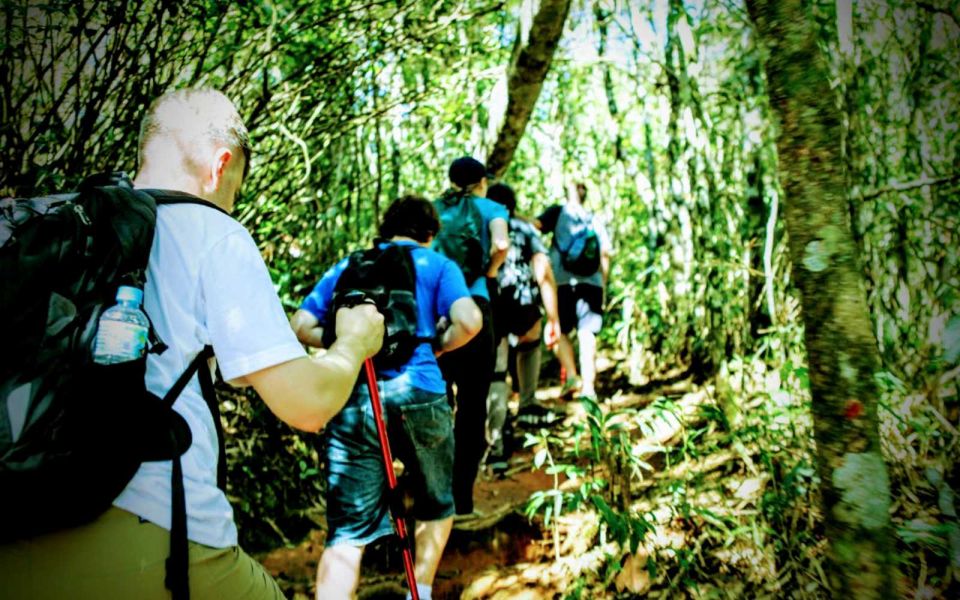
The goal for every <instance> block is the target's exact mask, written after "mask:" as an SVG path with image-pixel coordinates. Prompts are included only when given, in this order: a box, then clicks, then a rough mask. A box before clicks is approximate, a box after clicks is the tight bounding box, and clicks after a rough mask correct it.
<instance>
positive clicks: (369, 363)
mask: <svg viewBox="0 0 960 600" xmlns="http://www.w3.org/2000/svg"><path fill="white" fill-rule="evenodd" d="M363 366H364V368H365V369H366V371H367V389H369V390H370V404H372V405H373V418H374V420H375V421H376V422H377V435H378V436H379V437H380V449H381V450H382V451H383V466H384V467H385V468H386V469H387V483H388V484H389V486H390V492H391V494H392V493H393V492H395V491H396V489H397V476H396V474H395V473H394V472H393V455H392V454H391V453H390V440H389V439H387V427H386V425H384V423H383V406H382V405H381V404H380V389H379V388H378V387H377V373H376V371H374V370H373V360H372V359H370V358H368V359H367V360H366V361H364V363H363ZM390 506H391V512H393V513H394V514H393V525H394V527H396V529H397V537H398V538H400V544H401V546H402V548H403V570H404V571H405V572H406V574H407V586H409V588H410V595H411V596H412V597H413V600H420V594H419V593H418V592H417V577H416V575H415V574H414V572H413V552H411V551H410V540H409V539H408V537H407V526H406V524H405V523H404V521H403V517H401V516H400V515H398V514H397V513H396V511H394V510H393V503H392V502H391V503H390Z"/></svg>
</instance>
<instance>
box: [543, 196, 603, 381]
mask: <svg viewBox="0 0 960 600" xmlns="http://www.w3.org/2000/svg"><path fill="white" fill-rule="evenodd" d="M586 196H587V188H586V186H585V185H584V184H583V183H576V184H573V185H571V186H570V187H569V189H568V193H567V202H566V203H565V204H563V205H555V206H552V207H550V208H548V209H546V210H545V211H544V212H543V213H541V214H540V216H539V217H538V218H537V220H536V224H537V225H538V227H539V228H540V230H541V231H543V232H544V233H553V244H552V245H551V246H550V259H551V262H552V263H553V272H554V274H555V275H556V278H557V303H558V305H559V312H560V341H559V343H558V344H557V351H556V352H557V358H558V359H559V361H560V364H561V365H562V366H563V368H564V369H565V370H566V372H567V381H566V383H565V385H564V387H563V390H562V392H563V394H568V393H578V394H579V395H580V396H586V397H588V398H596V388H595V382H596V377H597V366H596V359H597V342H596V335H597V334H598V333H600V328H601V326H602V325H603V303H604V290H605V288H606V285H607V275H608V273H609V271H610V253H611V249H610V248H611V246H610V237H609V236H608V235H607V231H606V228H605V227H604V226H603V223H602V222H601V221H600V219H598V218H597V217H596V215H593V214H591V213H590V212H589V211H588V210H587V209H586V208H585V206H584V201H585V200H586ZM591 231H592V232H593V233H594V234H595V235H596V239H597V245H598V250H599V252H598V256H597V261H596V263H595V265H596V266H595V267H594V268H593V269H592V270H591V272H587V273H584V272H580V273H576V272H572V269H573V267H572V266H571V261H570V256H569V254H568V250H569V249H571V248H572V247H574V246H575V244H574V242H575V241H576V238H577V237H579V236H582V235H584V234H585V233H587V232H591ZM574 329H576V330H577V342H578V346H579V348H578V350H579V352H578V354H579V358H580V361H579V362H580V375H579V376H577V361H576V360H575V358H574V350H573V342H571V340H570V334H571V333H572V332H573V330H574Z"/></svg>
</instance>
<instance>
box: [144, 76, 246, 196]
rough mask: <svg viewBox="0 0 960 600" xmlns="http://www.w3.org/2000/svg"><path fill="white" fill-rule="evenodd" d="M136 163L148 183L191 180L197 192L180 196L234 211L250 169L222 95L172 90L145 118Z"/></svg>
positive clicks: (240, 128) (241, 132) (242, 132)
mask: <svg viewBox="0 0 960 600" xmlns="http://www.w3.org/2000/svg"><path fill="white" fill-rule="evenodd" d="M138 158H139V162H140V169H141V172H147V173H149V174H150V176H149V178H150V179H151V180H156V179H158V178H161V179H162V178H164V177H169V178H170V179H171V180H175V179H176V178H178V177H180V178H184V179H186V180H193V181H195V182H196V183H197V186H198V189H199V190H200V191H199V192H198V191H195V190H184V191H190V192H191V193H197V195H200V196H201V197H205V198H207V199H209V200H211V201H215V202H216V203H218V204H220V203H221V202H220V200H225V201H228V203H229V205H230V206H231V207H232V204H233V196H234V195H235V194H236V191H237V190H238V189H239V187H240V183H241V182H242V180H243V178H244V176H245V175H246V173H247V170H248V169H249V164H250V137H249V134H248V133H247V128H246V127H245V126H244V124H243V121H242V120H241V119H240V114H239V113H238V112H237V109H236V107H235V106H234V105H233V103H232V102H230V100H229V99H228V98H227V97H226V96H225V95H223V94H222V93H220V92H218V91H216V90H212V89H205V88H202V89H181V90H175V91H172V92H168V93H166V94H164V95H163V96H161V97H159V98H157V99H156V100H155V101H154V102H153V104H151V105H150V108H149V110H148V111H147V114H146V115H145V116H144V118H143V121H142V122H141V124H140V139H139V146H138ZM231 188H233V189H231ZM221 196H223V197H222V198H221ZM227 196H229V197H227Z"/></svg>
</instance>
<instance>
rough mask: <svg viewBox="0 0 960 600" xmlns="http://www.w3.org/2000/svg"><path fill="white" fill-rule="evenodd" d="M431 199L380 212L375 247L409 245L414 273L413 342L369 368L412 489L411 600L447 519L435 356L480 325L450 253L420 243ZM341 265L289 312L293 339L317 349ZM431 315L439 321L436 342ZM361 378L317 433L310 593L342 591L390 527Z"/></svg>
mask: <svg viewBox="0 0 960 600" xmlns="http://www.w3.org/2000/svg"><path fill="white" fill-rule="evenodd" d="M439 225H440V223H439V220H438V217H437V213H436V209H435V208H434V206H433V204H431V203H430V202H429V201H427V200H424V199H423V198H419V197H415V196H406V197H403V198H400V199H399V200H396V201H395V202H394V203H393V204H391V205H390V207H389V208H388V209H387V211H386V213H385V214H384V217H383V223H382V224H381V225H380V232H379V233H380V237H381V238H382V239H384V240H389V242H380V243H379V244H378V246H379V247H380V248H386V246H387V245H388V244H397V245H404V246H410V247H412V248H413V250H412V251H411V254H410V257H411V259H412V262H413V265H414V270H415V272H416V305H417V311H418V313H419V315H418V320H417V337H418V338H422V339H423V340H424V341H422V342H421V343H420V344H419V345H418V346H417V347H416V349H415V350H414V352H413V355H412V356H411V358H410V359H409V361H407V362H406V364H404V365H402V366H400V367H399V368H397V369H392V370H380V371H378V379H381V381H380V386H381V393H382V398H383V400H382V402H383V407H384V420H385V421H386V423H387V427H388V431H389V433H390V444H391V446H392V448H393V451H394V455H395V456H396V457H397V458H399V459H400V460H401V461H402V462H403V463H404V466H405V470H406V473H407V474H408V475H409V477H410V483H411V485H410V489H411V490H413V492H414V508H413V517H414V518H416V519H417V521H418V524H417V527H416V535H415V538H416V570H415V573H416V578H417V587H418V589H419V591H420V597H421V598H425V599H429V598H430V586H431V585H432V582H433V579H434V576H435V574H436V570H437V565H438V564H439V562H440V556H441V554H442V553H443V548H444V546H445V545H446V542H447V538H448V537H449V535H450V530H451V527H452V524H453V514H454V498H453V495H452V489H453V477H454V438H453V416H452V414H451V409H450V404H449V403H448V402H447V398H446V383H445V382H444V380H443V377H442V376H441V373H440V368H439V367H438V365H437V358H436V356H437V355H443V354H444V353H446V352H449V351H451V350H454V349H456V348H459V347H461V346H462V345H463V344H465V343H467V342H468V341H469V340H470V339H471V338H472V337H473V336H475V335H476V334H477V332H478V331H479V330H480V327H481V324H482V316H481V313H480V310H479V309H478V308H477V305H476V304H475V303H474V301H473V300H472V299H471V297H470V292H469V290H468V288H467V285H466V282H465V281H464V278H463V274H462V273H461V271H460V269H459V268H458V267H457V265H456V264H454V263H453V261H451V260H450V259H448V258H446V257H444V256H442V255H440V254H438V253H437V252H434V251H433V250H431V249H429V246H430V243H431V242H432V241H433V237H434V236H435V235H436V233H437V230H438V228H439ZM347 266H348V259H344V260H341V261H340V262H339V263H337V264H336V265H335V266H334V267H333V268H331V269H330V270H328V271H327V272H326V273H325V274H324V275H323V277H322V278H321V279H320V282H319V283H317V285H316V287H315V288H314V289H313V291H312V292H311V293H310V295H309V296H307V298H306V300H305V301H304V302H303V305H302V306H301V308H300V310H299V311H297V313H296V314H295V315H294V317H293V327H294V330H295V331H296V332H297V337H298V338H299V339H300V340H301V341H302V342H303V343H305V344H307V345H310V346H321V344H322V342H321V340H322V339H323V332H322V325H323V323H325V322H326V319H327V313H328V311H329V309H330V307H331V305H332V303H333V299H334V292H335V288H336V285H337V281H338V280H339V278H340V277H341V275H342V274H343V272H344V270H345V269H346V268H347ZM438 321H443V322H446V323H449V326H447V327H446V328H445V329H444V330H443V331H442V333H441V335H440V338H439V340H437V341H436V342H435V344H434V345H435V346H436V347H434V346H432V345H431V344H430V343H429V342H428V341H426V340H430V339H436V338H437V327H436V324H437V323H438ZM376 431H377V430H376V424H375V422H374V418H373V412H372V408H371V404H370V396H369V392H368V390H367V387H366V385H365V384H364V383H363V382H362V381H360V382H358V383H357V386H356V387H355V388H354V391H353V395H352V396H351V398H350V400H349V401H348V402H347V405H346V406H345V407H344V409H343V410H342V411H340V413H339V414H338V415H337V416H336V417H335V418H334V419H333V421H331V422H330V424H329V425H328V426H327V428H326V430H325V440H326V463H327V484H328V487H327V525H328V528H329V532H328V534H327V542H326V545H327V547H326V549H325V550H324V553H323V556H322V557H321V559H320V565H319V567H318V569H317V597H318V598H351V597H353V594H354V591H355V590H356V587H357V585H358V583H359V576H360V561H361V556H362V554H363V549H364V547H365V546H366V545H367V544H369V543H371V542H373V541H375V540H377V539H379V538H381V537H383V536H386V535H390V534H391V533H393V526H392V524H391V520H390V511H389V498H388V485H387V481H386V478H385V476H384V464H383V458H382V455H381V451H380V443H379V440H378V438H377V433H376Z"/></svg>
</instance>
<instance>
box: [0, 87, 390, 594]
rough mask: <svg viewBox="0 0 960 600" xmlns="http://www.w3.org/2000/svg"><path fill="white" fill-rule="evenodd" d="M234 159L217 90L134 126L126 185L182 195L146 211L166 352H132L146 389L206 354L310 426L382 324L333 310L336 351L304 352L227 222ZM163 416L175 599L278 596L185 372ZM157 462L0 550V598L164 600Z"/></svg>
mask: <svg viewBox="0 0 960 600" xmlns="http://www.w3.org/2000/svg"><path fill="white" fill-rule="evenodd" d="M249 153H250V149H249V142H248V137H247V132H246V128H245V127H244V125H243V123H242V121H241V119H240V116H239V114H238V112H237V110H236V108H234V106H233V104H232V103H231V102H230V101H229V100H228V99H227V98H226V97H225V96H224V95H223V94H220V93H219V92H215V91H212V90H196V89H184V90H178V91H175V92H171V93H168V94H165V95H164V96H162V97H160V98H159V99H158V100H157V101H155V102H154V103H153V104H152V105H151V107H150V109H149V110H148V112H147V114H146V116H145V117H144V120H143V123H142V126H141V137H140V143H139V157H138V158H139V160H138V163H139V165H140V171H139V173H138V174H137V177H136V179H135V181H134V184H135V186H136V187H137V188H153V189H160V190H167V191H169V193H176V194H179V195H180V196H181V197H188V198H190V199H192V200H191V201H190V202H186V203H183V204H175V205H161V206H159V208H158V210H157V223H156V230H155V235H154V239H153V246H152V250H151V252H150V258H149V264H148V270H147V278H146V285H145V288H144V312H145V313H147V314H148V315H149V317H150V319H151V320H152V322H153V326H154V327H155V329H156V332H157V333H158V334H159V336H160V338H161V339H162V340H163V341H164V342H165V343H166V344H167V345H168V348H167V349H166V350H165V351H163V352H162V353H159V354H149V355H148V358H147V362H146V383H147V388H148V389H149V390H150V391H151V392H152V393H154V394H156V395H157V396H160V397H163V396H164V394H166V392H167V391H168V390H169V389H170V387H171V385H172V384H173V382H174V379H175V378H177V376H178V375H179V374H180V373H182V372H183V371H184V369H185V368H186V366H187V365H188V364H190V363H191V361H192V360H193V359H194V357H196V356H197V355H198V353H200V352H201V350H202V349H204V347H205V346H208V345H209V346H212V348H213V352H214V353H215V355H216V363H217V365H218V366H219V370H220V372H221V373H222V375H223V378H224V379H225V380H226V381H228V382H229V383H231V384H233V385H237V386H246V385H252V386H253V388H254V389H255V390H256V391H257V393H258V394H259V395H260V397H261V398H263V400H264V401H265V402H266V403H267V405H268V406H269V407H270V409H271V411H272V412H273V413H274V414H275V415H276V416H277V417H279V418H280V419H281V420H283V421H285V422H286V423H288V424H290V425H292V426H294V427H297V428H299V429H303V430H307V431H317V430H318V429H320V428H321V427H323V426H324V425H325V424H326V423H327V422H328V421H329V420H330V419H331V418H333V416H334V415H335V414H336V413H337V412H338V411H339V410H340V408H341V407H342V406H343V405H344V403H345V402H346V401H347V399H348V398H349V396H350V393H351V391H352V390H353V384H354V382H355V381H356V378H357V374H358V373H359V372H360V367H361V365H362V364H363V361H364V360H365V359H366V358H367V357H369V356H372V355H374V354H375V353H376V352H377V351H378V350H379V348H380V345H381V340H382V335H383V319H382V316H381V315H380V314H379V313H378V312H377V311H376V310H375V309H374V308H373V307H372V306H361V307H357V308H354V309H352V310H344V311H342V312H341V313H339V314H338V315H337V328H338V332H339V334H340V337H339V340H338V342H337V344H336V345H335V346H334V347H332V348H331V349H330V351H329V352H328V353H327V354H326V356H324V357H323V358H320V359H317V360H313V359H311V358H309V357H308V356H307V355H306V353H305V351H304V349H303V346H302V345H301V344H300V343H299V342H298V341H297V338H296V336H295V335H294V332H293V331H292V329H291V328H290V325H289V322H288V321H287V317H286V315H285V314H284V311H283V308H282V306H281V304H280V300H279V298H278V297H277V294H276V291H275V290H274V287H273V282H272V281H271V279H270V275H269V273H268V271H267V267H266V265H265V264H264V262H263V259H262V258H261V256H260V251H259V250H258V249H257V246H256V244H255V243H254V241H253V239H252V238H251V236H250V234H249V233H248V232H247V231H246V230H245V229H244V228H243V226H241V225H240V223H238V222H237V221H236V220H235V219H234V218H233V217H231V216H230V214H229V213H230V211H231V210H232V208H233V205H234V202H235V199H236V196H237V192H238V190H239V189H240V185H241V183H242V182H243V179H244V176H245V174H246V171H247V168H248V165H249ZM205 203H206V204H207V205H206V206H204V205H203V204H205ZM200 368H201V370H203V369H206V368H208V365H207V364H203V365H201V367H200ZM210 368H212V364H211V365H210ZM104 385H109V382H104ZM173 408H174V410H175V411H177V412H178V413H179V414H180V415H182V417H183V418H184V419H185V420H186V423H187V424H188V425H189V428H190V432H191V434H192V445H190V447H189V449H188V450H187V451H186V453H185V454H184V455H183V456H182V457H181V458H182V460H181V463H182V470H183V475H184V477H183V482H184V485H185V498H186V520H187V528H186V531H187V537H188V538H189V553H188V556H189V569H188V571H187V573H188V577H189V584H188V585H189V588H188V590H189V594H190V596H192V597H193V598H194V599H202V598H209V599H214V598H216V599H219V598H231V599H249V600H253V599H258V600H259V599H275V600H279V599H281V598H283V594H282V593H281V591H280V588H279V587H278V585H277V584H276V582H274V580H273V579H272V578H271V577H270V575H269V574H267V572H266V571H264V569H263V568H262V567H261V566H260V565H259V564H258V563H257V562H256V561H254V560H253V559H252V558H250V557H249V556H248V555H247V554H246V553H244V551H243V550H242V549H240V548H239V546H238V545H237V527H236V524H235V523H234V518H233V509H232V508H231V506H230V503H229V501H228V500H227V497H226V495H225V493H224V492H223V490H222V489H221V488H220V487H218V481H217V467H218V462H219V459H220V458H221V457H220V449H219V448H218V444H217V435H216V433H215V429H217V427H216V426H217V424H216V423H215V422H214V420H213V419H214V417H213V416H212V414H211V412H210V410H209V409H208V406H207V404H206V403H205V402H204V399H203V398H202V395H201V389H200V384H199V383H198V378H197V377H192V378H191V380H190V381H189V382H188V383H187V385H186V388H185V389H184V390H183V392H182V393H181V395H180V396H179V397H178V399H177V400H176V403H175V404H174V406H173ZM131 426H136V424H131ZM118 451H122V449H118ZM171 468H172V467H171V461H170V460H166V461H153V462H144V463H142V465H141V466H140V468H139V470H138V471H137V472H136V474H135V475H134V476H133V479H132V480H131V481H130V482H129V484H128V485H127V486H126V488H125V489H124V490H123V492H122V493H121V494H120V495H119V496H118V497H117V498H116V500H115V501H114V506H113V507H112V508H110V509H108V510H107V511H106V512H104V513H103V514H101V515H100V516H99V517H98V518H97V519H96V520H94V521H93V522H91V523H89V524H86V525H82V526H79V527H74V528H70V529H65V530H61V531H57V532H54V533H49V534H45V535H40V536H37V537H33V538H30V539H22V540H19V541H16V542H14V543H9V544H4V545H2V546H0V581H2V584H0V589H2V592H0V595H3V596H4V597H9V598H31V599H45V598H51V599H52V598H57V599H62V598H71V599H86V598H90V599H94V598H95V599H98V600H99V599H103V598H137V599H138V600H143V599H152V598H156V599H169V598H170V597H171V592H170V590H168V589H167V588H166V587H165V576H166V575H167V569H166V568H165V562H166V560H167V557H168V553H169V551H170V549H171V545H170V544H171V541H170V538H171V535H170V533H169V531H170V528H171V518H172V517H171V513H172V509H171ZM3 493H4V494H15V493H16V490H11V489H5V490H3ZM62 501H63V502H64V503H69V502H70V501H71V499H70V498H69V497H65V498H62ZM177 597H185V594H182V593H175V594H174V598H177Z"/></svg>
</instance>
